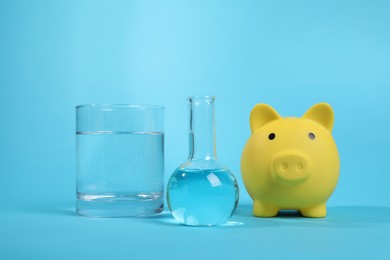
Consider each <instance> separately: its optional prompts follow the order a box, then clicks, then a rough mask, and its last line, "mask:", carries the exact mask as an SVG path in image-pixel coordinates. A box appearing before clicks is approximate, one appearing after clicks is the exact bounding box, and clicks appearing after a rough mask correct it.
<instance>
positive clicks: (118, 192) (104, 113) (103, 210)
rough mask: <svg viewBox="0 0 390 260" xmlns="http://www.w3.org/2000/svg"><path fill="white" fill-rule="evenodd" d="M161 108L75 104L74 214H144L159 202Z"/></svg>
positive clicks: (159, 209) (159, 205)
mask: <svg viewBox="0 0 390 260" xmlns="http://www.w3.org/2000/svg"><path fill="white" fill-rule="evenodd" d="M163 124H164V108H163V107H162V106H154V105H80V106H77V107H76V125H77V126H76V128H77V129H76V142H77V144H76V179H77V180H76V186H77V188H76V189H77V206H76V208H77V213H78V214H79V215H83V216H90V217H130V216H150V215H154V214H158V213H160V212H162V211H163V207H164V131H163Z"/></svg>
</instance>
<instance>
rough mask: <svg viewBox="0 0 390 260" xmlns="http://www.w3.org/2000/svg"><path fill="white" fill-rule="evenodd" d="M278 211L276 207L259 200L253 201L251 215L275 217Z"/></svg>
mask: <svg viewBox="0 0 390 260" xmlns="http://www.w3.org/2000/svg"><path fill="white" fill-rule="evenodd" d="M278 211H279V208H278V207H275V206H272V205H267V204H265V203H263V202H261V201H259V200H255V201H254V203H253V215H254V216H255V217H275V216H276V215H277V214H278Z"/></svg>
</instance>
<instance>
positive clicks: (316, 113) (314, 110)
mask: <svg viewBox="0 0 390 260" xmlns="http://www.w3.org/2000/svg"><path fill="white" fill-rule="evenodd" d="M302 118H307V119H311V120H313V121H316V122H317V123H319V124H321V125H322V126H324V127H325V128H326V129H328V130H329V132H332V129H333V122H334V115H333V109H332V107H331V106H330V105H329V104H327V103H318V104H315V105H314V106H312V107H311V108H309V110H307V111H306V113H305V114H304V115H303V116H302Z"/></svg>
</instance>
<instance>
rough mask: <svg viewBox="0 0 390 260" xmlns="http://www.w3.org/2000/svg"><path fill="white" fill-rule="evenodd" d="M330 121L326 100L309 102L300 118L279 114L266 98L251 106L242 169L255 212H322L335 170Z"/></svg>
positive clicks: (309, 214)
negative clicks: (312, 103)
mask: <svg viewBox="0 0 390 260" xmlns="http://www.w3.org/2000/svg"><path fill="white" fill-rule="evenodd" d="M333 121H334V116H333V110H332V108H331V106H330V105H328V104H326V103H319V104H316V105H314V106H313V107H311V108H310V109H309V110H308V111H307V112H306V113H305V114H304V115H303V116H302V117H301V118H295V117H291V118H290V117H286V118H282V117H281V116H280V115H279V114H278V113H277V112H276V111H275V110H274V109H273V108H272V107H270V106H268V105H266V104H257V105H256V106H255V107H254V108H253V110H252V112H251V114H250V127H251V131H252V135H251V137H250V138H249V140H248V142H247V143H246V145H245V147H244V151H243V153H242V158H241V172H242V178H243V181H244V184H245V187H246V189H247V191H248V193H249V195H250V196H251V198H252V199H253V201H254V203H253V215H254V216H256V217H273V216H275V215H277V214H278V211H279V210H283V209H286V210H290V209H293V210H299V211H300V212H301V214H302V215H303V216H305V217H325V216H326V201H327V200H328V199H329V197H330V196H331V195H332V193H333V191H334V189H335V187H336V184H337V181H338V178H339V172H340V160H339V155H338V152H337V147H336V144H335V142H334V140H333V137H332V133H331V132H332V128H333Z"/></svg>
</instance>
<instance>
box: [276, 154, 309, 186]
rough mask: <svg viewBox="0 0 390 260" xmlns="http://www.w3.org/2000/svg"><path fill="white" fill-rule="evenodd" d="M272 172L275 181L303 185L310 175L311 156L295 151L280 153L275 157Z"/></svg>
mask: <svg viewBox="0 0 390 260" xmlns="http://www.w3.org/2000/svg"><path fill="white" fill-rule="evenodd" d="M272 170H273V171H272V173H273V175H274V177H275V179H276V180H277V181H278V182H280V183H283V184H288V185H294V184H299V183H302V182H304V181H305V180H307V178H309V175H310V165H309V156H308V155H306V154H305V153H303V152H300V151H295V150H288V151H283V152H280V153H278V154H276V155H275V156H274V157H273V161H272Z"/></svg>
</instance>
